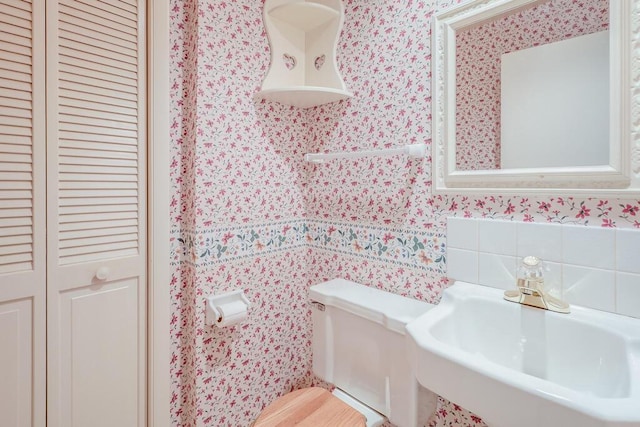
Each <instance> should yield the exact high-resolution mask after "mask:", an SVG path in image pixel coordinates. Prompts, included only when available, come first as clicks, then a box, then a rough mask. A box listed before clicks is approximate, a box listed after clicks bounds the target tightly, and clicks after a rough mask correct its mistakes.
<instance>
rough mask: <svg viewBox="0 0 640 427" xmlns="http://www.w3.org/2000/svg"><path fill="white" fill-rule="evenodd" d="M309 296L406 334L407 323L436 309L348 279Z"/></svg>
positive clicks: (316, 289)
mask: <svg viewBox="0 0 640 427" xmlns="http://www.w3.org/2000/svg"><path fill="white" fill-rule="evenodd" d="M309 297H310V298H311V300H312V301H317V302H319V303H322V304H324V305H329V306H332V307H336V308H339V309H342V310H345V311H347V312H349V313H352V314H355V315H356V316H360V317H363V318H365V319H368V320H371V321H373V322H376V323H379V324H381V325H384V326H385V327H387V328H388V329H390V330H392V331H395V332H398V333H400V334H403V335H404V333H405V326H406V324H407V323H409V322H410V321H412V320H413V319H415V318H417V317H418V316H420V315H422V314H424V313H426V312H427V311H429V310H430V309H432V308H433V307H434V305H433V304H429V303H426V302H424V301H418V300H415V299H411V298H407V297H403V296H400V295H396V294H392V293H389V292H385V291H382V290H380V289H376V288H371V287H369V286H365V285H361V284H359V283H355V282H351V281H349V280H345V279H333V280H329V281H328V282H322V283H319V284H317V285H314V286H311V288H309Z"/></svg>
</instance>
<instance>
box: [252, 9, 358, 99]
mask: <svg viewBox="0 0 640 427" xmlns="http://www.w3.org/2000/svg"><path fill="white" fill-rule="evenodd" d="M263 18H264V24H265V28H266V30H267V34H268V36H269V42H270V45H271V65H270V67H269V71H268V72H267V75H266V76H265V78H264V81H263V82H262V88H261V90H260V91H259V92H258V93H257V94H256V96H255V97H256V98H257V99H264V100H267V101H273V102H279V103H281V104H286V105H293V106H296V107H300V108H310V107H315V106H318V105H322V104H327V103H330V102H336V101H340V100H343V99H347V98H351V97H352V96H353V95H352V94H351V93H350V92H349V91H348V90H347V88H346V86H345V84H344V82H343V80H342V77H341V76H340V73H339V72H338V66H337V62H336V49H337V45H338V36H339V34H340V31H341V29H342V24H343V21H344V7H343V5H342V1H341V0H308V1H301V0H266V2H265V6H264V17H263Z"/></svg>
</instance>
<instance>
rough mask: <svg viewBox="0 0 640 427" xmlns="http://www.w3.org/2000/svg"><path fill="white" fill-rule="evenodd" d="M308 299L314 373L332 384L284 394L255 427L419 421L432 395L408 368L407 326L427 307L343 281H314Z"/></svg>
mask: <svg viewBox="0 0 640 427" xmlns="http://www.w3.org/2000/svg"><path fill="white" fill-rule="evenodd" d="M309 296H310V300H311V306H312V321H313V339H312V346H313V372H314V373H315V374H316V375H317V376H318V377H319V378H321V379H323V380H325V381H327V382H329V383H331V384H333V385H335V389H334V390H333V392H332V393H329V392H328V391H327V390H325V389H323V388H319V387H309V388H305V389H301V390H296V391H293V392H291V393H289V394H286V395H284V396H282V397H280V398H278V399H276V400H275V401H274V402H273V403H271V404H270V405H269V406H267V408H265V409H264V411H262V413H261V414H260V416H259V417H258V418H257V419H256V421H255V422H254V424H253V426H254V427H272V426H293V425H296V426H300V427H304V426H309V427H322V426H327V427H329V426H331V427H337V426H342V427H356V426H367V427H374V426H380V425H382V424H383V423H384V421H385V419H388V420H389V421H390V422H392V423H393V424H395V425H396V426H398V427H417V426H422V425H423V424H422V423H424V422H425V421H426V420H427V418H428V417H429V416H430V415H431V413H433V411H434V410H435V406H436V400H437V397H436V396H435V395H434V394H433V393H431V392H429V391H427V390H425V389H424V388H422V387H421V386H420V385H419V384H418V382H417V380H416V379H415V377H414V375H413V373H412V371H411V367H410V366H409V363H408V360H407V356H406V344H405V325H406V324H407V323H408V322H410V321H411V320H413V319H415V318H416V317H418V316H420V315H421V314H423V313H425V312H427V311H428V310H430V309H431V308H432V307H433V305H431V304H428V303H425V302H422V301H417V300H414V299H410V298H405V297H402V296H400V295H395V294H391V293H389V292H384V291H381V290H379V289H374V288H370V287H368V286H364V285H360V284H358V283H354V282H351V281H348V280H344V279H334V280H330V281H328V282H323V283H320V284H318V285H315V286H312V287H311V288H310V290H309Z"/></svg>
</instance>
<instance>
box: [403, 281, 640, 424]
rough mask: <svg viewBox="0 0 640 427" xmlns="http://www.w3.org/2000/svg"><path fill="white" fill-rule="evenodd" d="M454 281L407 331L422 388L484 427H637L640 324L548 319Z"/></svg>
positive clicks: (589, 313) (603, 317)
mask: <svg viewBox="0 0 640 427" xmlns="http://www.w3.org/2000/svg"><path fill="white" fill-rule="evenodd" d="M502 295H503V291H502V290H499V289H493V288H488V287H484V286H479V285H472V284H469V283H463V282H456V283H455V284H454V285H453V286H451V287H449V288H448V289H447V290H445V291H444V294H443V297H442V300H441V302H440V304H438V306H436V307H435V308H434V309H432V310H431V311H429V312H427V313H425V314H424V315H422V316H420V317H418V318H417V319H416V320H414V321H413V322H411V323H409V324H408V325H407V331H408V345H409V358H410V361H411V363H412V365H413V369H414V372H415V374H416V377H417V379H418V381H419V382H420V383H421V384H422V385H423V386H424V387H426V388H428V389H430V390H431V391H434V392H435V393H437V394H439V395H441V396H443V397H444V398H446V399H448V400H450V401H452V402H454V403H456V404H459V405H461V406H463V407H465V408H466V409H468V410H470V411H472V412H475V413H476V414H477V415H479V416H480V417H482V418H483V419H484V421H486V422H487V423H488V424H489V425H491V426H492V427H500V426H504V427H516V426H517V427H542V426H544V427H553V426H558V427H596V426H611V427H613V426H625V427H631V426H640V320H639V319H633V318H631V317H626V316H620V315H616V314H610V313H605V312H601V311H598V310H591V309H587V308H582V307H575V306H572V307H571V313H570V314H561V313H553V312H550V311H546V310H541V309H538V308H533V307H529V306H524V305H520V304H516V303H513V302H508V301H505V300H504V299H503V298H502Z"/></svg>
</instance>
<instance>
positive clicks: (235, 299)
mask: <svg viewBox="0 0 640 427" xmlns="http://www.w3.org/2000/svg"><path fill="white" fill-rule="evenodd" d="M239 304H243V305H244V316H241V317H242V320H244V318H246V312H247V310H248V309H249V306H250V303H249V300H248V299H247V297H246V296H245V294H244V291H243V290H242V289H238V290H236V291H231V292H226V293H223V294H219V295H209V296H208V297H207V308H206V318H205V320H206V322H207V324H208V325H216V326H227V325H226V324H225V319H224V307H231V306H233V307H238V305H239ZM236 311H237V310H236Z"/></svg>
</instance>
